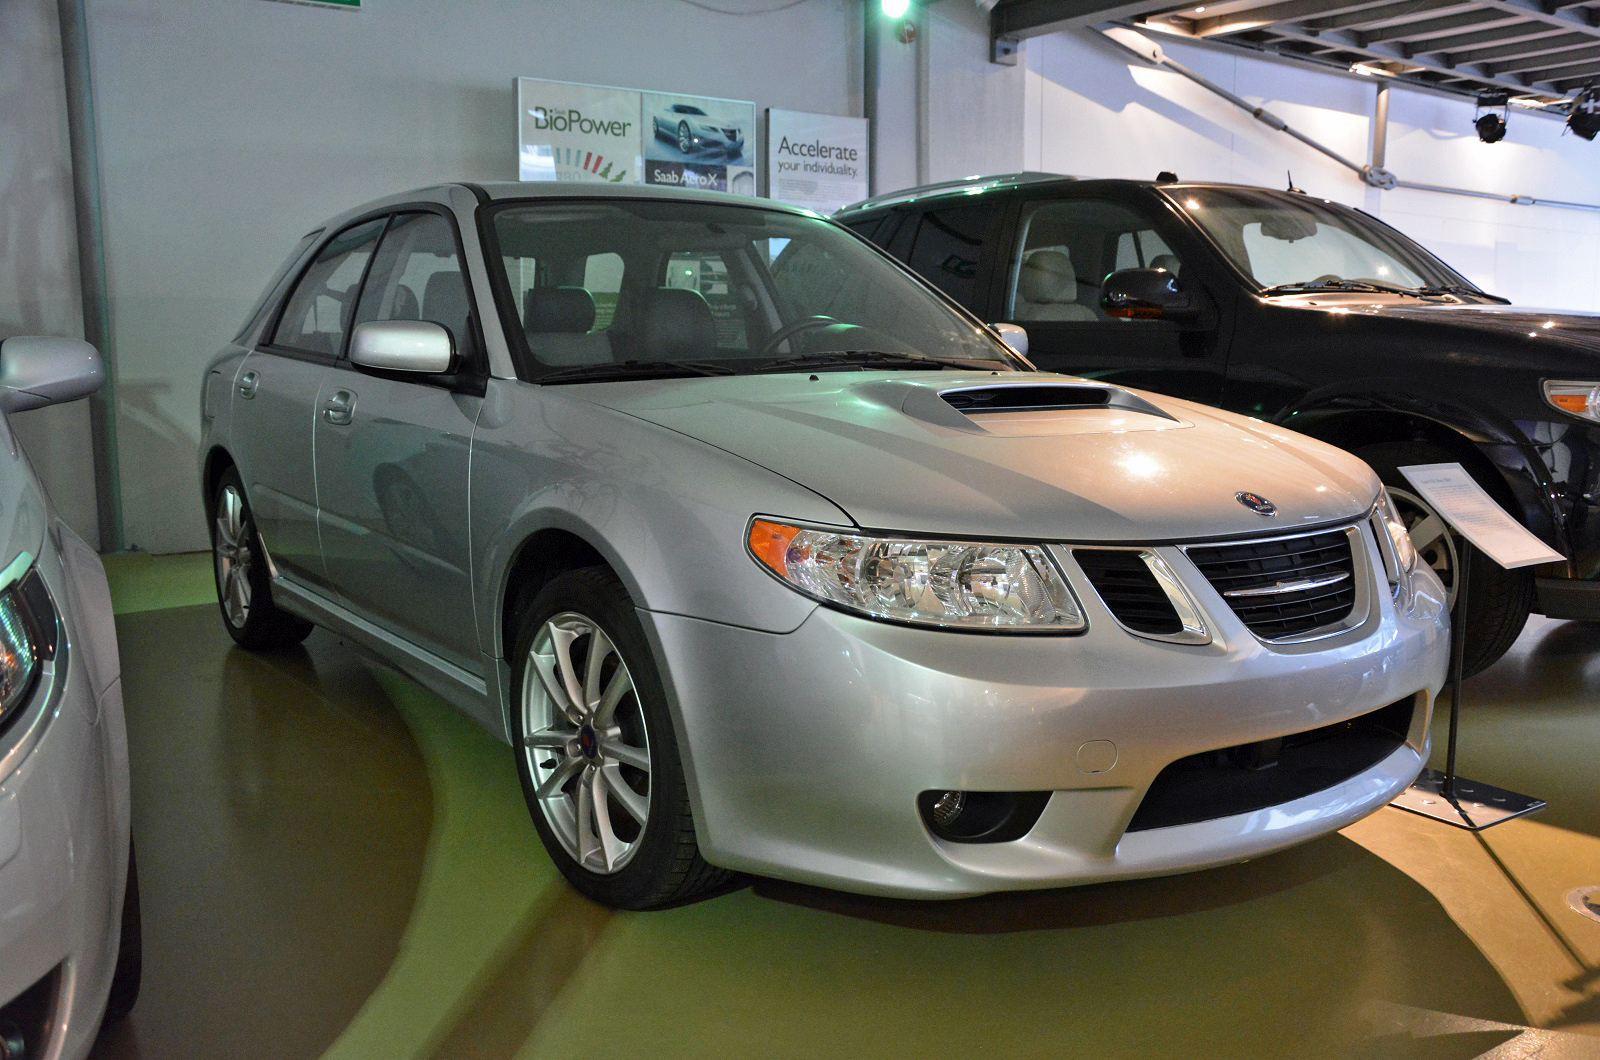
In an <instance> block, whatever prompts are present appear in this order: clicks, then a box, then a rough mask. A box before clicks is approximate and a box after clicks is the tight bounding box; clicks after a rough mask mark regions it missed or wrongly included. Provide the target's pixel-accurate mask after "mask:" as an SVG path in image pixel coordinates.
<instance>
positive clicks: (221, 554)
mask: <svg viewBox="0 0 1600 1060" xmlns="http://www.w3.org/2000/svg"><path fill="white" fill-rule="evenodd" d="M211 514H212V518H211V560H212V562H211V567H212V572H213V573H214V574H215V576H216V582H217V606H218V607H219V608H220V609H221V610H222V624H223V625H224V626H226V627H227V629H228V633H229V635H230V636H232V637H233V639H234V640H235V641H237V642H238V643H239V644H240V645H241V646H243V647H246V648H284V647H288V646H289V645H291V644H299V643H300V642H301V641H303V640H305V639H306V636H307V634H309V633H310V632H311V623H309V622H307V621H306V620H305V619H302V618H297V617H296V616H294V615H291V614H289V613H288V612H287V611H283V610H280V609H279V608H278V607H277V606H276V605H275V604H274V603H273V602H272V585H271V583H270V580H269V579H268V576H267V563H266V553H265V552H264V551H262V548H261V537H260V535H259V534H257V533H256V524H255V519H254V518H252V517H251V514H250V502H249V501H247V500H246V499H245V496H244V483H243V482H242V481H241V480H240V478H239V473H238V472H237V471H236V470H234V469H233V468H231V467H230V468H229V469H228V470H227V471H225V472H223V475H222V480H221V481H220V482H218V483H217V492H216V495H215V497H214V498H213V500H212V505H211Z"/></svg>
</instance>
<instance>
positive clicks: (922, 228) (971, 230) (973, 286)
mask: <svg viewBox="0 0 1600 1060" xmlns="http://www.w3.org/2000/svg"><path fill="white" fill-rule="evenodd" d="M996 209H997V207H994V206H987V205H985V206H977V205H969V206H944V207H940V208H938V209H934V210H929V211H927V212H926V213H924V214H923V215H922V218H921V221H920V223H919V224H918V225H917V234H916V239H915V242H913V243H912V245H911V256H910V258H909V260H908V261H907V264H909V265H910V266H911V268H912V269H913V270H915V271H916V272H917V273H919V274H920V275H922V276H923V277H924V278H925V279H927V280H928V281H929V282H930V283H932V284H933V285H934V286H935V287H937V288H939V290H941V291H943V292H944V293H945V294H948V295H949V296H950V297H951V298H954V299H955V300H956V301H958V302H960V303H961V304H962V305H968V306H970V305H972V304H973V302H974V298H975V296H976V294H977V280H978V255H979V252H980V251H981V250H982V249H983V234H984V231H985V230H986V229H987V228H988V227H989V220H990V219H991V218H992V217H993V216H994V214H995V211H996Z"/></svg>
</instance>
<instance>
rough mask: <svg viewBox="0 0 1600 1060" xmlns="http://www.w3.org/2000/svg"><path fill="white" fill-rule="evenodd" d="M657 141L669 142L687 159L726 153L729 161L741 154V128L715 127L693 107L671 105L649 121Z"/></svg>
mask: <svg viewBox="0 0 1600 1060" xmlns="http://www.w3.org/2000/svg"><path fill="white" fill-rule="evenodd" d="M650 121H651V124H652V126H653V128H654V130H655V134H656V139H658V140H671V141H673V142H674V143H676V144H677V145H678V150H679V151H682V152H683V153H684V154H686V155H692V154H696V153H698V152H700V151H706V150H711V149H713V148H715V149H716V150H719V151H723V152H725V153H726V154H727V155H728V157H729V158H737V157H738V156H739V155H741V154H743V153H744V128H743V127H742V126H740V125H739V123H738V122H727V123H724V124H718V123H717V121H716V120H715V119H713V118H712V117H711V116H710V115H708V114H707V113H706V112H705V111H703V110H701V109H700V108H699V107H697V106H695V105H694V104H692V103H674V104H672V105H671V106H670V107H668V108H666V109H665V110H659V111H656V113H655V114H654V115H653V116H652V117H651V119H650Z"/></svg>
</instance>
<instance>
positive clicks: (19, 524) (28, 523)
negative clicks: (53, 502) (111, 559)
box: [0, 415, 49, 570]
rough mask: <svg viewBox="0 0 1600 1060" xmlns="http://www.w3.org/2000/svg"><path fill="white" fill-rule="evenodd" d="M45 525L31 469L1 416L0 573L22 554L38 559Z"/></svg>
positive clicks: (46, 517) (44, 512) (42, 502)
mask: <svg viewBox="0 0 1600 1060" xmlns="http://www.w3.org/2000/svg"><path fill="white" fill-rule="evenodd" d="M48 522H49V509H48V508H47V507H46V506H45V500H44V494H43V493H42V492H41V491H40V490H39V484H38V482H37V481H35V479H34V477H33V468H32V467H31V466H30V465H29V463H28V460H27V457H25V456H23V455H22V450H21V449H20V448H19V447H18V446H17V440H16V437H15V436H14V435H13V434H12V433H11V426H10V424H8V423H7V422H6V420H5V417H4V415H0V570H3V569H4V568H5V567H6V565H7V564H9V563H11V562H12V561H13V560H15V559H16V558H17V556H19V555H20V554H22V553H23V552H26V553H28V554H29V555H31V556H33V557H34V558H35V559H37V558H38V557H39V552H40V549H41V548H42V547H43V543H44V532H45V526H46V525H47V523H48Z"/></svg>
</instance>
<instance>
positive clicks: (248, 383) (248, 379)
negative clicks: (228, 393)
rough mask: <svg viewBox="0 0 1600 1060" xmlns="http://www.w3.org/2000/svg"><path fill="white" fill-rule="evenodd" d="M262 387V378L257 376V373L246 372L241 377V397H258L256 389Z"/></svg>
mask: <svg viewBox="0 0 1600 1060" xmlns="http://www.w3.org/2000/svg"><path fill="white" fill-rule="evenodd" d="M260 386H261V377H260V376H258V375H256V373H255V372H246V373H245V374H244V375H241V376H240V377H239V396H240V397H242V398H253V397H255V396H256V389H257V388H258V387H260Z"/></svg>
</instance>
